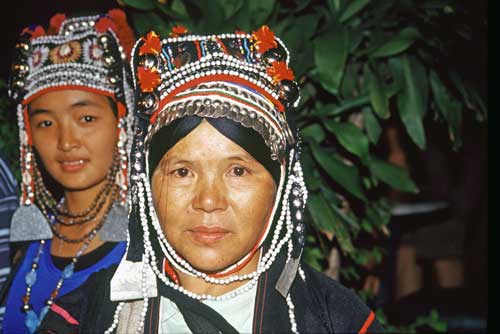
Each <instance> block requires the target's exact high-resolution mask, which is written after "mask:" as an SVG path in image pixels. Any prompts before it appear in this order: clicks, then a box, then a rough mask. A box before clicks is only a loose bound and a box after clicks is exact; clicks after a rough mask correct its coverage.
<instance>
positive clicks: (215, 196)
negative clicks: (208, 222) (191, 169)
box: [193, 176, 227, 213]
mask: <svg viewBox="0 0 500 334" xmlns="http://www.w3.org/2000/svg"><path fill="white" fill-rule="evenodd" d="M224 189H225V187H224V182H223V180H222V178H221V177H215V176H207V177H203V178H201V179H200V181H199V182H198V183H197V185H196V196H195V197H194V199H193V208H194V209H195V210H202V211H204V212H206V213H212V212H216V211H223V210H225V209H226V208H227V199H226V193H225V190H224Z"/></svg>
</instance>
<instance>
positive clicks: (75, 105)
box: [70, 99, 101, 109]
mask: <svg viewBox="0 0 500 334" xmlns="http://www.w3.org/2000/svg"><path fill="white" fill-rule="evenodd" d="M86 106H96V107H100V106H101V105H100V104H99V103H96V102H94V101H92V100H88V99H83V100H78V101H76V102H73V103H72V104H71V105H70V108H71V109H72V108H79V107H86Z"/></svg>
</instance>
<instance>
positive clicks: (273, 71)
mask: <svg viewBox="0 0 500 334" xmlns="http://www.w3.org/2000/svg"><path fill="white" fill-rule="evenodd" d="M266 71H267V74H268V75H269V76H270V77H271V78H273V82H274V84H275V85H277V84H279V83H280V82H281V81H283V80H290V81H291V80H293V79H295V75H294V74H293V71H292V70H291V69H290V68H289V67H288V65H287V64H286V63H285V62H284V61H275V62H273V63H272V65H271V66H269V67H268V68H267V70H266Z"/></svg>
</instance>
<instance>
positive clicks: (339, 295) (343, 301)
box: [301, 264, 383, 333]
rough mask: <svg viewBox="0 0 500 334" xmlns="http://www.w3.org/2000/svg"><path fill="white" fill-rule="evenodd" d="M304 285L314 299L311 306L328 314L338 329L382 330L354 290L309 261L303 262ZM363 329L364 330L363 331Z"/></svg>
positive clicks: (344, 330)
mask: <svg viewBox="0 0 500 334" xmlns="http://www.w3.org/2000/svg"><path fill="white" fill-rule="evenodd" d="M301 267H302V268H303V271H304V276H305V286H306V289H307V291H308V294H309V295H310V296H311V298H312V304H311V305H312V306H313V307H315V308H321V309H322V312H321V313H326V314H328V318H329V319H328V320H329V322H330V323H331V326H332V327H333V328H334V330H335V332H341V333H342V332H355V333H358V332H359V333H363V332H366V330H369V332H370V333H380V332H383V329H382V327H381V326H380V324H379V323H378V321H376V320H375V314H374V312H373V311H372V310H370V308H369V307H368V306H367V305H366V303H365V302H364V301H363V300H362V299H361V298H360V297H359V296H358V295H357V294H356V293H355V292H354V291H353V290H351V289H349V288H347V287H346V286H344V285H343V284H342V283H340V282H339V281H338V280H335V279H333V278H331V277H329V276H327V275H325V274H324V273H321V272H318V271H317V270H315V269H313V268H312V267H310V266H309V265H307V264H302V265H301ZM361 330H363V331H361Z"/></svg>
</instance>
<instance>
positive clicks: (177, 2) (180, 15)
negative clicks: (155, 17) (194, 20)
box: [158, 0, 189, 21]
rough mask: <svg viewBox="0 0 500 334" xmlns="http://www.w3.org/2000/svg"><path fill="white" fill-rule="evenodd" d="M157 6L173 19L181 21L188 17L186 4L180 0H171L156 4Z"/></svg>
mask: <svg viewBox="0 0 500 334" xmlns="http://www.w3.org/2000/svg"><path fill="white" fill-rule="evenodd" d="M158 8H159V9H160V10H161V11H162V12H163V13H165V14H167V15H168V16H170V17H172V18H173V19H175V20H179V21H183V20H186V19H188V18H189V14H188V12H187V9H186V6H185V5H184V2H183V1H182V0H172V1H169V2H167V3H166V4H165V5H158Z"/></svg>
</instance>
